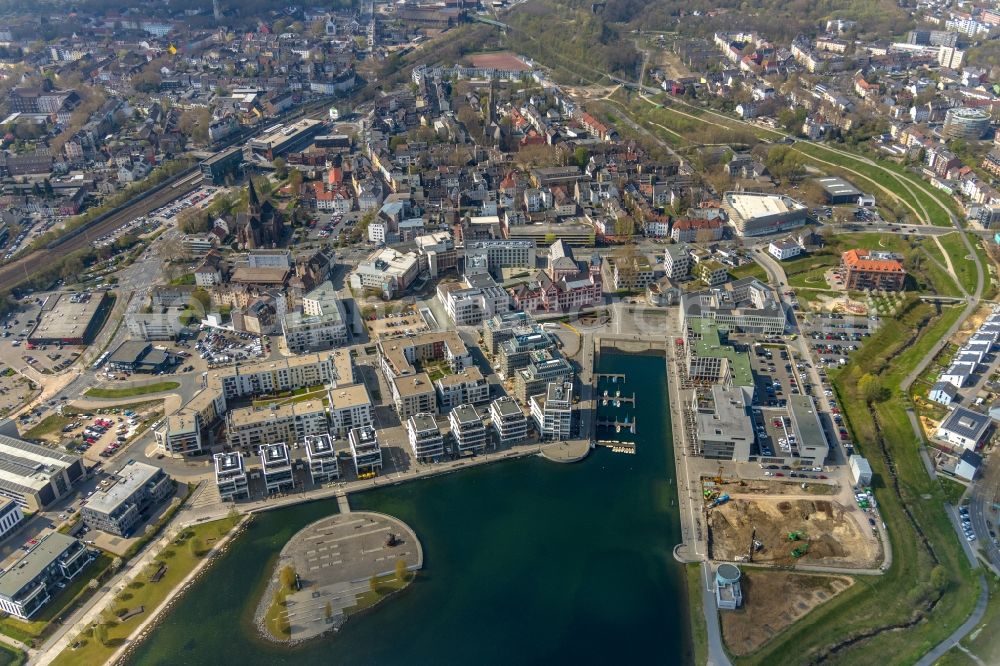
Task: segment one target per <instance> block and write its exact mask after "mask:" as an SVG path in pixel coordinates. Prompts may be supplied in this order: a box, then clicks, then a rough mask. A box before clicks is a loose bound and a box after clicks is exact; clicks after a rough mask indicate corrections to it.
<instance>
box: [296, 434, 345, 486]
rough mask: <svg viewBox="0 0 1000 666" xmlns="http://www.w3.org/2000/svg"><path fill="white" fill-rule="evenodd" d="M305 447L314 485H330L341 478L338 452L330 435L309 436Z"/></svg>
mask: <svg viewBox="0 0 1000 666" xmlns="http://www.w3.org/2000/svg"><path fill="white" fill-rule="evenodd" d="M303 445H304V446H305V449H306V459H307V460H308V461H309V476H310V477H311V478H312V482H313V483H314V484H316V485H319V484H321V483H329V482H330V481H334V480H336V479H339V478H340V465H339V464H338V462H337V451H336V450H335V449H334V446H333V438H332V437H330V435H309V436H308V437H306V438H305V441H304V442H303Z"/></svg>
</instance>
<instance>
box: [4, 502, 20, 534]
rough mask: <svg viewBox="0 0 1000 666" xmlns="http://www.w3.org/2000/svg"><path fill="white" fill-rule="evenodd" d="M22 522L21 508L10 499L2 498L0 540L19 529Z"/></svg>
mask: <svg viewBox="0 0 1000 666" xmlns="http://www.w3.org/2000/svg"><path fill="white" fill-rule="evenodd" d="M22 520H24V513H22V512H21V506H20V505H19V504H18V503H17V502H15V501H14V500H12V499H10V498H6V497H4V498H0V539H4V538H6V537H7V535H8V534H10V533H11V532H13V531H14V530H15V529H17V527H18V526H19V525H20V524H21V521H22Z"/></svg>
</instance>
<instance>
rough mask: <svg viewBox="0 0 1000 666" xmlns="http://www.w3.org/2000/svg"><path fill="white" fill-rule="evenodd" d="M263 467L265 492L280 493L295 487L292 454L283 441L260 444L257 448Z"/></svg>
mask: <svg viewBox="0 0 1000 666" xmlns="http://www.w3.org/2000/svg"><path fill="white" fill-rule="evenodd" d="M258 454H259V455H260V462H261V464H262V465H263V467H264V487H265V488H266V489H267V492H268V493H269V494H270V493H280V492H283V491H286V490H291V489H292V488H294V487H295V476H294V474H293V472H292V454H291V452H290V451H289V450H288V445H287V444H285V443H284V442H279V443H277V444H262V445H261V447H260V448H259V449H258Z"/></svg>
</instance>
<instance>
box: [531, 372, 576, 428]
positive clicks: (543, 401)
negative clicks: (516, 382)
mask: <svg viewBox="0 0 1000 666" xmlns="http://www.w3.org/2000/svg"><path fill="white" fill-rule="evenodd" d="M531 418H532V419H534V421H535V428H537V429H538V433H539V434H540V435H541V436H542V439H548V440H552V441H561V440H565V439H569V438H570V436H571V433H572V427H573V382H571V381H565V382H551V383H549V384H548V386H546V388H545V393H543V394H541V395H533V396H531Z"/></svg>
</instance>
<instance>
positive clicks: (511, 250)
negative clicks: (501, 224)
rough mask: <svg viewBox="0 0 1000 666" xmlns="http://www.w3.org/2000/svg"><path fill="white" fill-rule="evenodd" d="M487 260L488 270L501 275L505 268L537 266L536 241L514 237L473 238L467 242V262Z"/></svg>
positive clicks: (494, 274)
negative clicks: (514, 238) (515, 238)
mask: <svg viewBox="0 0 1000 666" xmlns="http://www.w3.org/2000/svg"><path fill="white" fill-rule="evenodd" d="M477 258H481V259H478V261H485V265H486V267H487V270H488V271H489V272H490V273H492V274H493V276H494V277H500V274H501V272H502V270H503V269H504V268H535V241H534V240H530V239H526V240H512V239H486V240H472V241H466V243H465V263H466V265H469V264H470V263H473V262H476V261H477Z"/></svg>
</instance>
